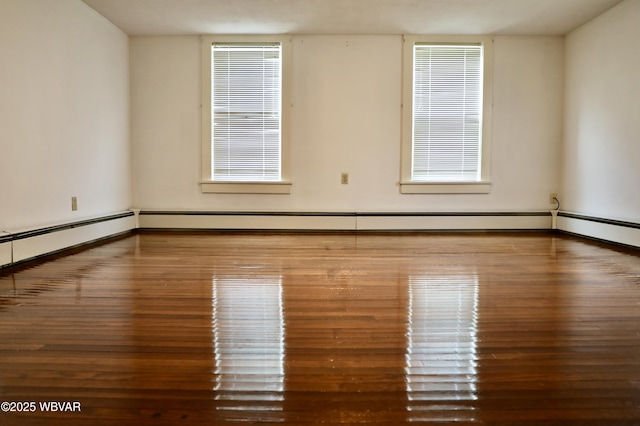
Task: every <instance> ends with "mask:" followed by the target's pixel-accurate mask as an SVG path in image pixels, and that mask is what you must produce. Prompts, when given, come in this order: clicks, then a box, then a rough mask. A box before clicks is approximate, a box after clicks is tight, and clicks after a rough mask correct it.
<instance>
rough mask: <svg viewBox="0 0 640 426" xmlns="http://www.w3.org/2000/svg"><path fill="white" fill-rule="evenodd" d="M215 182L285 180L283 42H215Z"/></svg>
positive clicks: (213, 160) (212, 81)
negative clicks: (283, 147) (282, 106)
mask: <svg viewBox="0 0 640 426" xmlns="http://www.w3.org/2000/svg"><path fill="white" fill-rule="evenodd" d="M211 49H212V51H211V111H212V120H211V126H212V128H211V145H212V150H211V156H212V158H211V168H212V170H211V176H212V180H213V181H222V182H253V181H255V182H261V181H279V180H280V179H281V121H282V120H281V116H282V114H281V97H282V77H281V76H282V62H281V58H282V55H281V50H282V49H281V45H280V43H213V44H212V47H211Z"/></svg>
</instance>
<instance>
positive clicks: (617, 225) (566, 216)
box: [558, 211, 640, 248]
mask: <svg viewBox="0 0 640 426" xmlns="http://www.w3.org/2000/svg"><path fill="white" fill-rule="evenodd" d="M558 230H560V231H562V232H566V233H569V234H574V235H579V236H582V237H587V238H591V239H595V240H601V241H605V242H610V243H616V244H621V245H625V246H630V247H635V248H640V223H636V222H630V221H622V220H615V219H607V218H602V217H594V216H587V215H583V214H578V213H571V212H562V211H561V212H559V213H558Z"/></svg>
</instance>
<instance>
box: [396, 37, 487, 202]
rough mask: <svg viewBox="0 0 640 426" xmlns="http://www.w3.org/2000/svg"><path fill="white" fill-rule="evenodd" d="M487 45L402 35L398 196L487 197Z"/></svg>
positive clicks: (484, 41) (459, 39) (478, 40)
mask: <svg viewBox="0 0 640 426" xmlns="http://www.w3.org/2000/svg"><path fill="white" fill-rule="evenodd" d="M491 44H492V43H491V39H487V38H474V39H471V38H468V37H447V38H441V37H437V38H434V37H428V38H427V37H417V36H405V39H404V52H403V54H404V59H403V60H404V73H403V112H402V120H403V136H402V181H401V185H400V186H401V191H402V192H403V193H487V192H489V188H490V183H489V181H488V179H489V143H490V137H489V136H490V133H489V130H490V112H491V86H490V83H491V67H490V64H491V47H492V46H491Z"/></svg>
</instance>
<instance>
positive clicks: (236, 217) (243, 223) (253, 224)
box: [139, 210, 551, 231]
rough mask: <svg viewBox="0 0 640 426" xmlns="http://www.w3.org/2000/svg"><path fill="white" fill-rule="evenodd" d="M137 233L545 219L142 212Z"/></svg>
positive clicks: (542, 216)
mask: <svg viewBox="0 0 640 426" xmlns="http://www.w3.org/2000/svg"><path fill="white" fill-rule="evenodd" d="M139 223H140V228H142V229H145V228H146V229H210V230H298V231H316V230H325V231H423V230H429V231H434V230H529V229H551V214H550V213H548V212H531V213H520V212H519V213H500V212H499V213H275V212H267V213H259V212H181V211H177V212H169V211H144V210H143V211H142V212H141V213H140V215H139Z"/></svg>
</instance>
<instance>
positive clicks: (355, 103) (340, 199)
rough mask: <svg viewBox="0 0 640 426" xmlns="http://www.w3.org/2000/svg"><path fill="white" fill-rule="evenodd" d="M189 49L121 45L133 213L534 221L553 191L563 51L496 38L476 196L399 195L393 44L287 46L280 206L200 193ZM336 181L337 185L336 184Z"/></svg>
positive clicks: (160, 43) (397, 71) (194, 75)
mask: <svg viewBox="0 0 640 426" xmlns="http://www.w3.org/2000/svg"><path fill="white" fill-rule="evenodd" d="M199 43H200V41H199V38H198V37H190V36H181V37H133V38H131V43H130V50H131V58H130V59H131V79H132V84H131V87H132V94H131V100H132V103H131V108H132V147H133V148H132V149H133V151H132V152H133V184H134V206H135V207H138V208H143V209H159V210H217V211H358V212H374V211H434V212H436V211H445V212H446V211H532V210H534V211H536V210H547V209H548V208H549V192H557V191H558V180H559V159H558V156H559V152H560V151H559V150H560V142H561V138H562V105H563V103H562V97H563V64H564V62H563V61H564V52H563V49H564V40H563V38H561V37H497V38H496V41H495V51H494V56H495V58H494V62H495V71H494V111H493V142H492V182H493V187H492V190H491V193H490V194H488V195H401V194H400V193H399V188H398V180H399V175H400V171H399V165H400V119H401V116H400V101H401V98H400V97H401V67H402V63H401V59H402V58H401V51H402V41H401V36H399V35H398V36H388V35H385V36H375V35H372V36H339V35H336V36H307V35H305V36H295V37H294V41H293V43H294V46H293V70H294V71H293V74H294V75H293V117H292V129H291V131H292V147H291V151H292V152H291V156H292V157H291V160H292V162H291V174H292V180H293V190H292V193H291V194H290V195H238V194H202V193H201V192H200V188H199V186H198V182H199V179H200V130H199V129H200V121H199V120H200V117H199V104H200V83H199V81H200V56H199V55H200V44H199ZM341 172H348V173H349V175H350V182H349V185H341V184H340V173H341Z"/></svg>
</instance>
